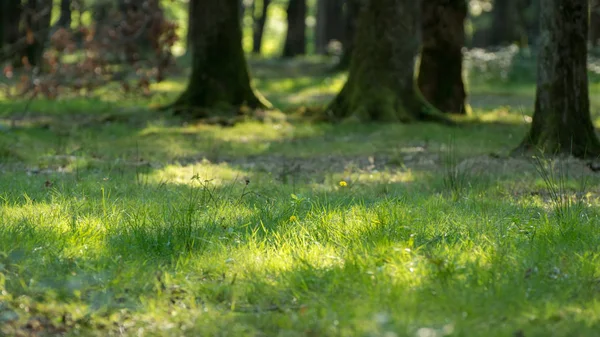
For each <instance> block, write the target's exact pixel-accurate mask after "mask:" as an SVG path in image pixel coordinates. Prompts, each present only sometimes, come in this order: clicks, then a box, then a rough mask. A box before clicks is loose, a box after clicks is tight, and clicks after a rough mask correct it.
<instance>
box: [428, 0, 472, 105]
mask: <svg viewBox="0 0 600 337" xmlns="http://www.w3.org/2000/svg"><path fill="white" fill-rule="evenodd" d="M421 13H422V18H423V19H422V32H423V46H422V49H421V62H420V68H419V80H418V83H419V89H420V90H421V92H422V93H423V97H425V99H426V100H427V101H429V103H431V104H432V105H433V106H435V107H436V108H437V109H439V110H441V111H443V112H449V113H457V114H465V113H466V102H465V100H466V93H465V87H464V84H463V78H462V62H463V55H462V48H463V47H464V44H465V28H464V22H465V18H466V17H467V3H466V1H465V0H428V1H422V2H421Z"/></svg>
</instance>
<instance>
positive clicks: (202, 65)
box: [173, 0, 268, 118]
mask: <svg viewBox="0 0 600 337" xmlns="http://www.w3.org/2000/svg"><path fill="white" fill-rule="evenodd" d="M192 1H193V2H194V4H193V5H192V6H190V8H192V9H193V12H191V13H190V17H193V18H194V20H195V23H194V25H193V26H192V28H193V31H192V35H191V39H192V74H191V76H190V82H189V84H188V87H187V89H186V90H185V91H184V92H183V94H182V95H181V96H180V97H179V99H177V101H176V102H175V103H174V104H173V108H174V109H175V113H176V114H187V115H189V116H191V117H193V118H204V117H208V115H209V114H214V113H221V112H223V111H225V110H229V109H230V108H231V107H240V106H242V105H247V106H248V107H250V108H262V107H265V106H266V105H268V103H267V102H264V101H263V100H261V99H260V98H259V97H258V96H257V95H256V94H255V92H254V91H253V89H252V87H251V86H250V76H249V74H248V68H247V65H246V60H245V59H244V50H243V49H242V29H241V25H240V20H239V14H240V11H239V6H238V1H237V0H192Z"/></svg>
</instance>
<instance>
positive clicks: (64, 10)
mask: <svg viewBox="0 0 600 337" xmlns="http://www.w3.org/2000/svg"><path fill="white" fill-rule="evenodd" d="M71 13H72V12H71V0H60V17H59V18H58V21H57V22H56V25H57V26H58V27H63V28H69V27H71Z"/></svg>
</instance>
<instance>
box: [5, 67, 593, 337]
mask: <svg viewBox="0 0 600 337" xmlns="http://www.w3.org/2000/svg"><path fill="white" fill-rule="evenodd" d="M251 63H252V65H253V69H252V70H253V73H254V75H255V78H256V85H257V87H258V88H259V89H260V90H261V91H262V92H263V93H264V94H265V96H266V97H267V98H269V99H270V100H271V101H273V102H274V103H275V104H276V106H277V107H279V108H280V109H282V110H284V111H295V110H297V109H299V108H301V107H302V106H306V105H309V106H312V105H322V104H325V103H326V102H327V101H328V99H329V98H330V97H332V95H333V94H334V93H335V92H336V91H337V90H339V87H340V86H341V84H343V80H344V76H345V75H343V74H341V75H324V74H323V73H324V72H323V70H325V69H327V67H328V64H323V63H320V62H317V61H314V60H296V61H292V62H283V61H261V60H253V61H252V62H251ZM476 81H477V78H472V77H471V78H470V83H471V88H472V91H474V92H473V98H472V100H473V102H474V104H473V106H474V114H473V115H472V116H470V117H468V118H465V119H464V121H463V123H462V124H461V125H460V126H459V127H455V128H448V127H444V126H440V125H436V124H424V123H416V124H411V125H377V124H372V125H356V124H338V125H329V124H310V123H306V122H303V121H301V120H291V121H287V122H286V121H280V120H273V121H271V122H265V123H258V122H251V121H249V122H245V123H241V124H238V125H236V126H234V127H230V128H223V127H219V126H213V125H200V124H194V123H190V124H184V123H182V121H180V120H177V119H175V118H171V117H168V116H165V115H161V114H160V113H158V112H155V111H152V110H149V109H148V108H146V106H147V105H149V104H160V103H163V102H167V101H169V100H170V99H172V98H173V97H175V96H176V95H177V93H178V91H179V90H180V89H181V88H182V87H183V85H184V82H183V81H182V80H178V79H173V80H171V81H169V82H166V83H163V84H161V85H159V86H156V87H155V90H156V91H157V92H159V93H160V94H159V95H158V96H157V97H155V98H153V99H152V100H133V99H122V98H119V99H116V98H115V97H112V96H111V95H110V94H109V92H107V93H105V94H103V95H102V96H100V97H98V98H96V99H93V100H90V99H69V100H63V101H58V102H48V101H41V100H40V101H34V102H31V103H29V104H27V103H26V102H19V101H12V102H9V101H0V111H1V113H0V126H1V128H0V174H1V176H0V177H1V178H0V223H1V226H0V335H2V334H4V335H8V336H12V335H36V336H58V335H67V336H75V335H83V336H94V335H97V336H107V335H115V336H116V335H119V336H121V335H125V336H139V335H143V336H179V335H181V336H215V335H219V336H420V337H422V336H513V335H514V336H596V335H597V331H599V329H600V302H599V301H598V294H599V291H600V284H599V280H600V249H599V246H598V237H599V236H600V226H598V223H599V219H600V218H599V216H600V212H599V211H598V206H599V205H600V201H599V199H598V198H599V195H598V191H599V187H600V179H598V177H596V176H595V175H593V174H592V173H589V172H587V171H586V170H587V169H586V168H585V166H584V163H581V162H578V161H568V162H566V163H565V164H564V165H555V166H554V167H555V169H557V170H560V169H561V168H564V167H567V165H570V166H569V170H568V174H566V173H565V172H566V171H561V173H560V174H555V173H554V171H543V170H542V171H539V169H540V167H541V166H539V165H540V163H541V164H544V165H545V163H546V162H545V161H543V162H537V163H536V162H535V161H531V160H527V159H512V158H504V157H502V156H503V155H504V154H506V153H508V152H509V151H510V150H511V149H512V148H514V147H516V146H517V145H518V144H519V142H520V140H521V139H522V137H524V135H525V132H526V131H527V128H528V126H529V125H528V124H527V123H526V122H525V121H524V119H526V117H527V115H529V114H530V113H531V103H532V90H530V89H531V88H533V84H531V83H522V84H519V85H515V86H514V87H512V89H511V86H507V85H502V86H500V85H498V86H497V87H494V86H493V85H491V84H487V85H488V86H487V87H484V86H483V84H481V83H479V84H481V85H477V86H474V83H477V82H476ZM522 88H526V89H522ZM527 88H529V89H527ZM594 88H595V87H592V90H596V89H594ZM501 91H502V94H498V93H499V92H501ZM593 92H594V91H593ZM595 118H596V119H597V118H598V116H597V115H595ZM490 154H497V155H500V158H497V156H489V155H490ZM544 160H546V159H544ZM536 165H538V166H536ZM544 167H546V166H544ZM548 167H552V166H548ZM547 170H550V168H547ZM538 171H539V172H538ZM540 172H541V173H542V174H540ZM544 172H546V173H552V174H551V175H550V174H549V175H547V176H546V177H545V176H544V174H543V173H544ZM547 177H560V179H561V180H560V181H558V182H557V181H555V180H553V179H554V178H547ZM582 177H584V178H585V180H584V179H583V178H582ZM341 181H344V182H346V184H340V182H341ZM582 181H585V186H584V187H582V184H581V182H582ZM556 184H558V185H556ZM342 185H346V186H342ZM555 185H556V186H559V188H557V187H556V186H555ZM563 197H565V198H575V199H576V201H577V202H576V203H575V202H574V203H561V204H559V205H557V200H558V201H561V200H563ZM564 214H569V216H568V217H565V216H564Z"/></svg>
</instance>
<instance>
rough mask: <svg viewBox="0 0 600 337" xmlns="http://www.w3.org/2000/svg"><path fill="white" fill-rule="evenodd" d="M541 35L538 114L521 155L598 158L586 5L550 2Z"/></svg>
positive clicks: (583, 1) (599, 147)
mask: <svg viewBox="0 0 600 337" xmlns="http://www.w3.org/2000/svg"><path fill="white" fill-rule="evenodd" d="M541 30H542V35H541V41H540V52H539V56H538V75H537V76H538V77H537V92H536V98H535V112H534V114H533V121H532V125H531V129H530V131H529V134H528V135H527V136H526V137H525V139H524V140H523V142H522V144H521V146H520V147H519V148H518V149H517V150H518V151H519V152H531V151H543V152H546V153H550V154H558V153H565V154H572V155H574V156H577V157H593V156H598V155H600V141H599V140H598V138H597V137H596V134H595V132H594V126H593V124H592V121H591V117H590V101H589V93H588V77H587V39H588V2H587V0H546V1H545V2H544V6H542V7H541Z"/></svg>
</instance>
